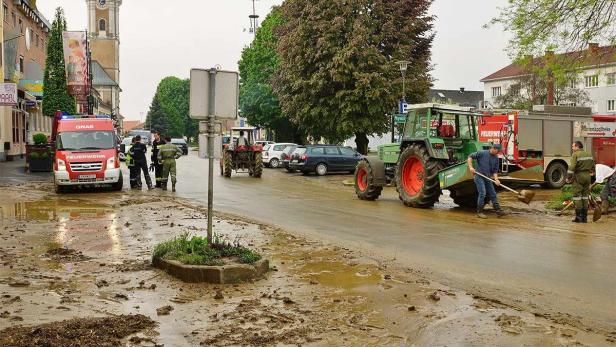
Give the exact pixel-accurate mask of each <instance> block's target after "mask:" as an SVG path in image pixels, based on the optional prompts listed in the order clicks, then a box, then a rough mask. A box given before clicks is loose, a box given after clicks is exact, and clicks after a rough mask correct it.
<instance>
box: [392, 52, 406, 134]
mask: <svg viewBox="0 0 616 347" xmlns="http://www.w3.org/2000/svg"><path fill="white" fill-rule="evenodd" d="M409 64H410V62H409V61H406V60H401V61H399V62H398V66H399V67H400V73H401V74H402V100H400V112H401V113H402V111H403V110H402V105H404V104H406V70H407V69H408V67H409ZM395 141H396V116H395V115H392V116H391V142H395Z"/></svg>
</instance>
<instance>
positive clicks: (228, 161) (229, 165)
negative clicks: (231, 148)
mask: <svg viewBox="0 0 616 347" xmlns="http://www.w3.org/2000/svg"><path fill="white" fill-rule="evenodd" d="M222 160H223V164H224V167H225V177H231V172H233V156H232V155H231V152H225V153H224V154H223V157H222Z"/></svg>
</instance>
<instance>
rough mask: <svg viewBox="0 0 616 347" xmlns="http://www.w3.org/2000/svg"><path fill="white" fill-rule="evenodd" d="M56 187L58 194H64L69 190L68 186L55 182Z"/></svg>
mask: <svg viewBox="0 0 616 347" xmlns="http://www.w3.org/2000/svg"><path fill="white" fill-rule="evenodd" d="M54 188H55V190H56V194H64V193H66V192H67V191H68V187H65V186H61V185H59V184H54Z"/></svg>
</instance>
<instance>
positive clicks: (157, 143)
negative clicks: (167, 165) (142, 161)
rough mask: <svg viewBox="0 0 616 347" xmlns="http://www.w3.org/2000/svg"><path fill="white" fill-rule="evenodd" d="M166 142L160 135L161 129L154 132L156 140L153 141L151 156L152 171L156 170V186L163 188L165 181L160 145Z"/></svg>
mask: <svg viewBox="0 0 616 347" xmlns="http://www.w3.org/2000/svg"><path fill="white" fill-rule="evenodd" d="M164 144H165V140H163V139H162V138H161V137H160V131H155V132H154V142H152V157H151V158H150V159H151V160H152V161H151V163H152V164H151V165H150V171H151V170H152V169H153V170H154V176H156V188H162V181H163V164H161V163H159V161H158V151H159V147H160V146H162V145H164Z"/></svg>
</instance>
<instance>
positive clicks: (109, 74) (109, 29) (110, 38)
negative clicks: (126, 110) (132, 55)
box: [86, 0, 124, 133]
mask: <svg viewBox="0 0 616 347" xmlns="http://www.w3.org/2000/svg"><path fill="white" fill-rule="evenodd" d="M86 3H87V7H88V40H89V42H90V51H91V53H92V65H93V66H92V70H93V71H92V73H93V82H92V84H93V88H94V89H95V90H96V92H95V94H96V95H98V96H99V97H98V98H95V99H96V101H95V103H96V104H97V105H98V107H95V108H96V109H98V110H100V112H102V111H109V113H107V114H109V115H111V116H112V117H113V118H114V119H115V120H116V121H117V125H118V128H119V129H118V130H119V132H120V133H121V131H122V130H121V129H122V123H123V119H124V118H123V116H122V113H121V111H120V92H121V91H122V90H121V88H120V36H119V32H120V26H119V24H120V6H121V5H122V0H86ZM95 106H96V105H95Z"/></svg>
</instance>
